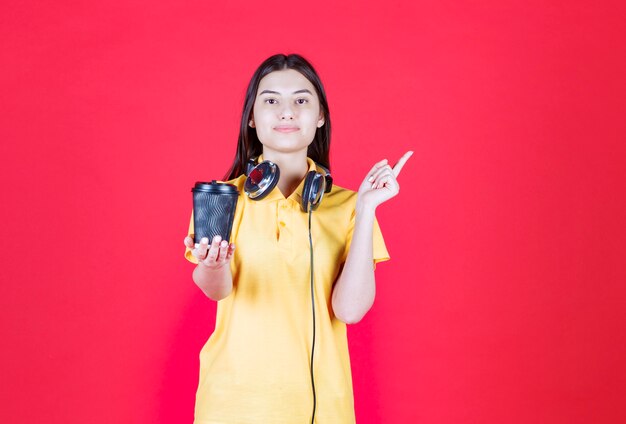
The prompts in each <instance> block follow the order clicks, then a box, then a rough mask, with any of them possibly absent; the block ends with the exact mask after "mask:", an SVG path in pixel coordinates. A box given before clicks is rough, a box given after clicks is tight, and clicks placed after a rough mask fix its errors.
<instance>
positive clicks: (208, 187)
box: [191, 180, 239, 194]
mask: <svg viewBox="0 0 626 424" xmlns="http://www.w3.org/2000/svg"><path fill="white" fill-rule="evenodd" d="M191 191H203V192H207V193H216V194H238V193H239V190H237V186H235V185H234V184H227V183H220V182H217V181H216V180H212V181H211V182H210V183H207V182H204V181H197V182H196V184H195V185H194V187H193V188H192V189H191Z"/></svg>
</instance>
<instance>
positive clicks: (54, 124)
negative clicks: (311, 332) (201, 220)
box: [0, 0, 626, 424]
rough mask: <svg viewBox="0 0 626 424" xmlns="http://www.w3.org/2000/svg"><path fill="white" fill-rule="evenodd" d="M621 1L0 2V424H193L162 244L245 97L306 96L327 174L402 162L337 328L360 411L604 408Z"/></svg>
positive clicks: (516, 418)
mask: <svg viewBox="0 0 626 424" xmlns="http://www.w3.org/2000/svg"><path fill="white" fill-rule="evenodd" d="M624 21H625V8H624V6H623V2H620V1H613V2H610V1H601V2H591V1H587V2H582V1H548V2H546V1H481V2H476V1H458V2H451V1H430V2H425V1H418V2H409V1H394V0H389V1H385V2H382V1H381V2H371V3H368V2H354V3H353V4H346V3H331V2H314V3H302V2H296V3H294V2H291V3H289V2H278V1H275V0H268V1H265V2H251V3H247V4H244V3H238V2H233V1H222V2H215V3H213V2H200V1H195V2H180V3H179V2H175V1H160V2H147V1H126V2H95V1H94V2H80V1H65V2H37V1H25V2H4V3H3V4H2V6H1V10H0V31H1V33H0V43H1V44H0V45H1V46H2V47H1V53H0V54H1V57H0V63H1V66H0V72H1V75H2V78H1V87H0V96H1V101H0V130H1V133H0V140H1V146H2V147H1V150H0V154H1V156H0V157H1V163H0V165H1V166H0V177H1V181H2V197H1V200H2V202H1V204H0V208H1V209H0V223H1V228H2V233H1V234H0V235H1V237H2V241H3V242H2V244H1V247H0V249H1V258H2V266H1V267H0V277H1V281H2V284H1V286H0V287H1V290H2V292H1V295H0V311H1V314H2V316H1V318H2V321H1V328H0V330H1V337H2V349H1V353H0V355H1V356H0V373H1V375H0V379H1V381H2V384H0V399H1V402H2V405H1V406H0V422H3V423H31V422H46V423H50V424H53V423H91V424H98V423H118V424H125V423H154V422H160V423H183V422H191V420H192V415H193V404H194V393H195V388H196V384H197V372H198V353H199V350H200V348H201V346H202V344H203V343H204V341H205V340H206V338H207V337H208V336H209V334H210V333H211V331H212V329H213V325H214V314H215V305H214V303H212V302H211V301H209V300H208V299H206V298H204V297H203V295H202V294H201V292H200V291H199V290H198V289H197V288H196V287H195V286H194V284H193V282H192V281H191V271H192V268H193V266H192V265H191V264H189V263H187V262H186V261H185V260H184V259H183V256H182V254H183V250H184V249H183V243H182V240H183V237H184V236H185V232H186V229H187V225H188V219H189V212H190V208H191V194H190V187H191V185H192V184H193V182H195V181H196V180H206V179H209V178H220V177H221V176H223V174H224V173H225V172H226V170H227V168H228V165H229V164H230V161H231V159H232V156H233V154H234V149H235V141H236V136H237V130H238V121H239V115H240V113H241V112H240V111H241V105H242V102H243V96H244V89H245V86H246V84H247V82H248V80H249V78H250V76H251V74H252V72H253V71H254V69H255V68H256V66H257V65H258V64H259V63H260V62H261V61H262V60H263V59H265V58H266V57H267V56H269V55H271V54H274V53H277V52H299V53H301V54H303V55H304V56H305V57H307V58H309V59H310V60H311V61H312V62H313V64H314V65H315V66H316V67H317V69H318V71H319V73H320V74H321V76H322V79H323V81H324V83H325V85H326V89H327V92H328V97H329V102H330V106H331V113H332V119H333V124H334V134H333V147H332V156H331V160H332V162H331V165H332V166H333V170H334V175H335V179H336V181H337V183H338V184H339V185H341V186H344V187H348V188H352V189H356V187H357V186H358V183H359V182H360V180H361V179H362V178H363V177H364V176H365V173H366V172H367V170H368V169H369V168H370V167H371V165H372V164H373V163H374V162H376V161H378V160H380V159H382V158H388V159H389V160H390V161H392V162H394V161H395V160H397V159H398V158H399V157H400V156H401V155H402V153H404V152H405V151H406V150H414V151H415V155H414V156H413V158H411V160H410V161H409V162H408V164H407V165H406V167H405V168H404V171H403V173H402V174H401V175H400V179H399V180H400V183H401V186H402V189H401V193H400V195H399V196H398V197H396V198H394V199H392V200H391V201H390V202H388V203H387V204H385V205H383V206H381V208H380V209H379V212H378V219H379V221H380V224H381V228H382V230H383V234H384V236H385V239H386V241H387V245H388V247H389V250H390V253H391V256H392V261H390V262H388V263H385V264H381V265H380V266H379V267H378V269H377V272H376V274H377V283H378V294H377V300H376V304H375V306H374V308H373V309H372V310H371V311H370V313H369V314H368V315H367V316H366V318H365V319H364V320H363V321H362V322H361V323H359V324H357V325H354V326H351V327H350V328H349V335H350V345H351V354H352V358H353V373H354V383H355V397H356V412H357V419H358V422H359V423H380V422H384V423H591V422H593V423H618V422H626V407H625V406H624V405H625V404H626V403H625V402H624V400H625V398H626V365H625V363H624V358H625V357H626V334H625V333H626V331H625V323H626V307H625V306H626V289H625V288H624V282H625V281H626V266H625V264H624V262H625V261H624V252H625V251H626V246H625V244H626V231H625V226H624V222H623V221H624V217H625V216H626V213H625V212H626V211H625V201H624V194H625V190H624V181H626V175H625V174H626V172H625V165H626V163H625V162H626V160H625V158H626V154H625V153H626V151H625V150H626V149H625V147H624V141H625V140H626V125H625V122H626V120H625V119H624V116H625V112H626V106H625V98H626V83H625V78H624V75H626V62H625V59H624V58H626V48H625V45H626V44H625V43H624V41H625V39H626V31H625V30H624Z"/></svg>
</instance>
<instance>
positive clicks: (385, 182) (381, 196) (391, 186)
mask: <svg viewBox="0 0 626 424" xmlns="http://www.w3.org/2000/svg"><path fill="white" fill-rule="evenodd" d="M412 154H413V152H411V151H409V152H407V153H405V154H404V156H402V158H400V160H399V161H398V163H397V164H396V165H395V166H394V167H393V169H392V168H391V167H390V166H389V165H388V164H387V159H385V160H382V161H380V162H378V163H377V164H376V165H374V166H373V167H372V169H371V170H370V172H369V173H368V174H367V176H366V177H365V179H364V180H363V182H362V183H361V187H359V192H358V195H357V202H356V211H355V213H356V216H355V222H354V233H353V235H352V244H351V245H350V251H349V252H348V257H347V258H346V262H345V264H344V266H343V270H342V271H341V274H340V275H339V278H337V281H336V282H335V286H334V288H333V294H332V298H331V303H332V307H333V312H334V314H335V316H336V317H337V318H338V319H340V320H341V321H343V322H345V323H346V324H354V323H357V322H359V321H360V320H361V319H362V318H363V317H364V316H365V314H366V313H367V311H369V310H370V308H371V307H372V305H373V304H374V298H375V297H376V280H375V278H374V262H373V260H374V254H373V231H374V230H373V229H374V219H375V216H376V208H377V207H378V206H379V205H380V204H381V203H383V202H386V201H387V200H389V199H391V198H392V197H394V196H395V195H397V194H398V193H399V192H400V186H399V185H398V181H397V180H396V177H397V176H398V175H399V174H400V171H401V170H402V167H403V166H404V164H405V163H406V161H407V160H408V159H409V158H410V157H411V155H412Z"/></svg>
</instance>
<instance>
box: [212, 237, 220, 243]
mask: <svg viewBox="0 0 626 424" xmlns="http://www.w3.org/2000/svg"><path fill="white" fill-rule="evenodd" d="M213 240H215V241H216V242H218V243H219V242H220V241H222V237H221V236H215V238H214V239H213Z"/></svg>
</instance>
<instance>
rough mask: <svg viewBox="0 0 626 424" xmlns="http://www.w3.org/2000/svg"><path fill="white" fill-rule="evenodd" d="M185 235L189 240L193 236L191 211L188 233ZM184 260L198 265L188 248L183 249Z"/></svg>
mask: <svg viewBox="0 0 626 424" xmlns="http://www.w3.org/2000/svg"><path fill="white" fill-rule="evenodd" d="M187 235H188V236H189V237H191V238H193V235H194V229H193V211H191V220H190V221H189V231H188V232H187ZM185 259H187V260H188V261H189V262H191V263H194V264H197V263H198V259H196V257H195V256H194V255H193V254H192V253H191V249H190V248H188V247H186V248H185Z"/></svg>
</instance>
